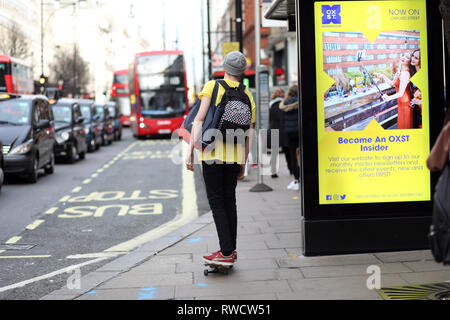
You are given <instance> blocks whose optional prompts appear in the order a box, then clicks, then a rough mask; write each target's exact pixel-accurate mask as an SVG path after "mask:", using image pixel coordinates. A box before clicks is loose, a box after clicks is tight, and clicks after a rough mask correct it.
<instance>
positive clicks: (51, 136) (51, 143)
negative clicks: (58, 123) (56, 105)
mask: <svg viewBox="0 0 450 320" xmlns="http://www.w3.org/2000/svg"><path fill="white" fill-rule="evenodd" d="M43 105H44V112H45V117H46V119H47V120H48V121H49V126H48V128H47V129H46V130H45V133H46V134H47V137H46V138H47V151H48V159H49V160H50V159H51V156H52V154H53V153H54V148H55V126H54V124H55V123H54V118H53V113H52V107H51V105H50V102H48V101H47V100H43Z"/></svg>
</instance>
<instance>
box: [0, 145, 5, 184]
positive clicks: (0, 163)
mask: <svg viewBox="0 0 450 320" xmlns="http://www.w3.org/2000/svg"><path fill="white" fill-rule="evenodd" d="M3 162H4V161H3V144H2V142H1V141H0V191H2V185H3V180H4V179H5V174H4V168H5V167H4V164H3Z"/></svg>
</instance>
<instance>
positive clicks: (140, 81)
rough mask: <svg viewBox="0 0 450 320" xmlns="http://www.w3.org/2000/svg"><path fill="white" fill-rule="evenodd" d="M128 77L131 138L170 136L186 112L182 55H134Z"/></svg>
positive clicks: (150, 53)
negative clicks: (132, 136)
mask: <svg viewBox="0 0 450 320" xmlns="http://www.w3.org/2000/svg"><path fill="white" fill-rule="evenodd" d="M128 74H129V80H130V81H129V89H130V103H131V116H130V123H131V124H130V126H131V130H132V132H133V135H134V136H135V137H141V136H149V135H158V134H170V133H172V132H174V131H175V130H176V129H178V128H179V127H180V125H181V123H182V122H183V120H184V118H185V116H186V115H187V113H188V110H189V109H188V95H187V91H188V88H187V83H186V70H185V63H184V56H183V52H182V51H151V52H142V53H137V54H136V55H135V57H134V61H133V62H132V63H131V64H130V68H129V70H128Z"/></svg>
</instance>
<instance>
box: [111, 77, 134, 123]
mask: <svg viewBox="0 0 450 320" xmlns="http://www.w3.org/2000/svg"><path fill="white" fill-rule="evenodd" d="M111 99H112V100H113V101H115V102H116V104H117V105H118V106H119V111H120V114H121V115H120V121H121V122H122V125H123V126H129V125H130V92H129V90H128V70H126V69H125V70H117V71H114V78H113V84H112V88H111Z"/></svg>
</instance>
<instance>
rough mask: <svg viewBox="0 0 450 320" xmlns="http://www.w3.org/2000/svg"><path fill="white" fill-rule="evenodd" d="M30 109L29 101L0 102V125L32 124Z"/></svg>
mask: <svg viewBox="0 0 450 320" xmlns="http://www.w3.org/2000/svg"><path fill="white" fill-rule="evenodd" d="M30 107H31V104H30V103H29V102H27V101H20V100H19V101H18V100H6V101H0V125H4V124H9V125H24V124H29V123H30Z"/></svg>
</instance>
